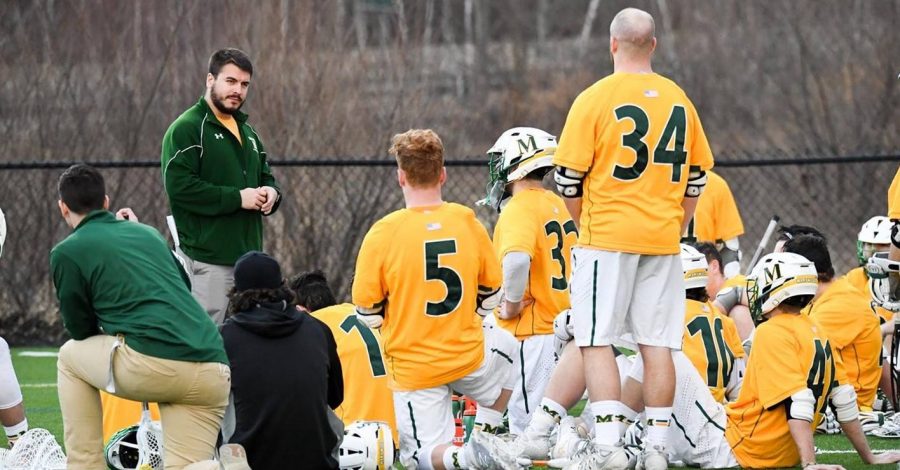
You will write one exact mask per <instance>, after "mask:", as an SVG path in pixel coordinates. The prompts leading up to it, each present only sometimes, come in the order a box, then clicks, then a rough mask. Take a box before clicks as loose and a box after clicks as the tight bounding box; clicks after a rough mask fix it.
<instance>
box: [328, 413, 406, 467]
mask: <svg viewBox="0 0 900 470" xmlns="http://www.w3.org/2000/svg"><path fill="white" fill-rule="evenodd" d="M339 459H340V462H339V464H340V467H341V470H385V469H388V468H390V467H391V465H393V464H394V438H393V435H392V434H391V427H390V426H388V425H387V423H384V422H381V421H356V422H354V423H352V424H350V425H349V426H347V428H346V429H344V440H343V442H341V449H340V455H339Z"/></svg>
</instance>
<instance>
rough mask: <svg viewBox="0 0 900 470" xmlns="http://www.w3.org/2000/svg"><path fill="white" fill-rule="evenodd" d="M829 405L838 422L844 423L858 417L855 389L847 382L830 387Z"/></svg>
mask: <svg viewBox="0 0 900 470" xmlns="http://www.w3.org/2000/svg"><path fill="white" fill-rule="evenodd" d="M829 398H830V399H831V406H832V407H833V408H834V414H835V416H837V420H838V422H839V423H846V422H847V421H853V420H855V419H858V418H859V407H857V406H856V390H854V389H853V386H851V385H848V384H841V385H838V386H837V387H834V388H833V389H831V396H830V397H829Z"/></svg>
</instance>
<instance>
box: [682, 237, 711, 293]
mask: <svg viewBox="0 0 900 470" xmlns="http://www.w3.org/2000/svg"><path fill="white" fill-rule="evenodd" d="M681 269H682V270H684V289H685V290H688V289H697V288H703V289H705V288H706V281H707V279H709V264H707V262H706V256H705V255H704V254H703V253H700V252H699V251H697V249H696V248H694V247H692V246H690V245H685V244H684V243H682V244H681Z"/></svg>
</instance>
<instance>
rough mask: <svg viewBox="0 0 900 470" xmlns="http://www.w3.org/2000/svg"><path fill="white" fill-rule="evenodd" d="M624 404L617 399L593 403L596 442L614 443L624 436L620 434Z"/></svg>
mask: <svg viewBox="0 0 900 470" xmlns="http://www.w3.org/2000/svg"><path fill="white" fill-rule="evenodd" d="M622 407H623V406H622V404H621V403H620V402H618V401H616V400H602V401H595V402H593V403H591V413H593V414H594V442H596V443H597V444H601V445H606V446H610V445H614V444H615V443H617V442H619V439H620V438H621V437H622V435H621V434H619V422H620V421H621V418H620V417H619V416H620V415H621V414H622Z"/></svg>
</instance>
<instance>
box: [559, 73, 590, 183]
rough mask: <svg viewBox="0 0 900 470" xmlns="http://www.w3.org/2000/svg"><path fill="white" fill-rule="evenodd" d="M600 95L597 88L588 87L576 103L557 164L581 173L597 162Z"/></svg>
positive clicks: (567, 124) (567, 117) (573, 105)
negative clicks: (597, 101)
mask: <svg viewBox="0 0 900 470" xmlns="http://www.w3.org/2000/svg"><path fill="white" fill-rule="evenodd" d="M596 94H597V93H596V90H595V89H594V87H591V88H588V89H587V90H585V91H583V92H582V93H581V94H580V95H578V97H577V98H575V101H574V102H573V103H572V107H571V108H570V109H569V114H568V116H566V123H565V125H563V130H562V133H561V134H560V136H559V147H558V148H557V149H556V153H555V154H554V156H553V164H554V165H558V166H562V167H566V168H571V169H573V170H575V171H580V172H586V171H588V170H589V169H590V168H591V166H592V165H593V163H594V151H595V148H596V143H597V134H596V131H597V119H598V114H597V111H596V109H595V108H594V106H595V105H596V100H597V98H596Z"/></svg>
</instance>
